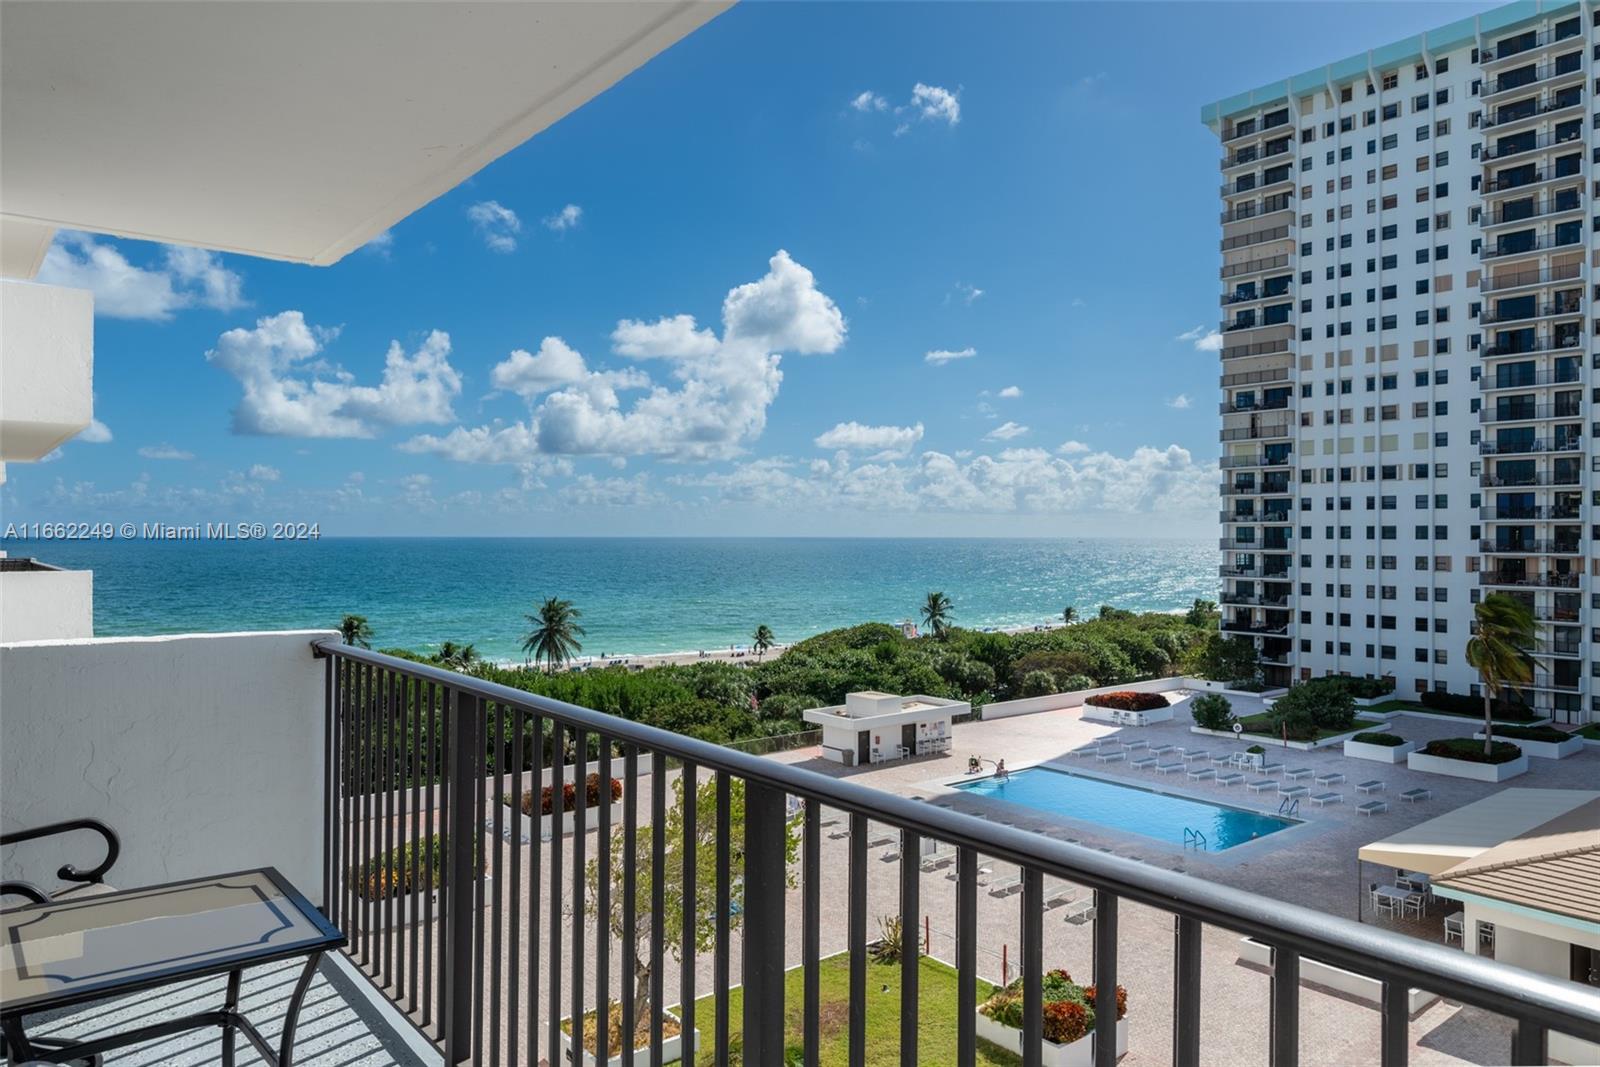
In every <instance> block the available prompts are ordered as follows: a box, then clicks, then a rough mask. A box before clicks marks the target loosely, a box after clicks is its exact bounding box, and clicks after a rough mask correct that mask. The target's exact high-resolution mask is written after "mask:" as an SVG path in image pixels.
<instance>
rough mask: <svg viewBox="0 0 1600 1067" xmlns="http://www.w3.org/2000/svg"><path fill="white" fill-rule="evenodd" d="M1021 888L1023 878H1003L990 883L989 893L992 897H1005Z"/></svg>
mask: <svg viewBox="0 0 1600 1067" xmlns="http://www.w3.org/2000/svg"><path fill="white" fill-rule="evenodd" d="M1021 888H1022V879H1021V878H1002V879H1001V880H1000V881H998V882H990V883H989V895H990V896H991V897H1003V896H1007V895H1009V894H1011V893H1015V892H1017V891H1018V890H1020V889H1021Z"/></svg>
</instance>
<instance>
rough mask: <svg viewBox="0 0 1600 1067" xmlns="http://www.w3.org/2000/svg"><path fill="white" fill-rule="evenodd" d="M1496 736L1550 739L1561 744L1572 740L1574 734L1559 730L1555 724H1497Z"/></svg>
mask: <svg viewBox="0 0 1600 1067" xmlns="http://www.w3.org/2000/svg"><path fill="white" fill-rule="evenodd" d="M1494 736H1496V737H1511V738H1515V739H1516V740H1518V741H1548V742H1550V743H1551V744H1554V745H1559V744H1560V743H1561V742H1563V741H1567V740H1570V739H1571V737H1572V735H1571V734H1569V733H1563V732H1562V731H1560V730H1557V729H1556V728H1555V727H1554V726H1496V727H1495V728H1494Z"/></svg>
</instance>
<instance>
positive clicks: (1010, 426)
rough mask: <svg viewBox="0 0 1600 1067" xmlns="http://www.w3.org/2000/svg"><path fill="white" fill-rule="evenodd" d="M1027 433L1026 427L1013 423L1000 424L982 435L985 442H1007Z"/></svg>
mask: <svg viewBox="0 0 1600 1067" xmlns="http://www.w3.org/2000/svg"><path fill="white" fill-rule="evenodd" d="M1027 432H1028V428H1027V427H1026V426H1023V425H1021V424H1020V423H1015V422H1010V421H1007V422H1002V423H1001V424H1000V425H999V426H996V427H995V428H994V429H992V430H990V431H989V432H988V433H986V434H984V435H983V439H984V440H985V441H1009V440H1011V439H1012V438H1014V437H1021V436H1022V435H1023V434H1025V433H1027Z"/></svg>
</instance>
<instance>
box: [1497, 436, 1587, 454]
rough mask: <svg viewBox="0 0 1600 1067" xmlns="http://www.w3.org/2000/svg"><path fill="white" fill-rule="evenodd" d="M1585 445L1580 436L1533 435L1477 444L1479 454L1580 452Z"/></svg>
mask: <svg viewBox="0 0 1600 1067" xmlns="http://www.w3.org/2000/svg"><path fill="white" fill-rule="evenodd" d="M1586 447H1587V445H1586V444H1585V443H1584V440H1583V438H1582V437H1580V436H1578V435H1577V434H1573V435H1571V436H1567V437H1534V438H1530V439H1528V440H1526V441H1482V442H1480V443H1479V444H1478V455H1480V456H1528V455H1535V454H1538V453H1554V452H1582V451H1583V450H1584V449H1585V448H1586Z"/></svg>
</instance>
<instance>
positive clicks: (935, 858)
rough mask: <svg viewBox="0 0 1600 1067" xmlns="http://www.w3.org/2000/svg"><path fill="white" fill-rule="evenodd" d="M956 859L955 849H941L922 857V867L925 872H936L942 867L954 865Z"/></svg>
mask: <svg viewBox="0 0 1600 1067" xmlns="http://www.w3.org/2000/svg"><path fill="white" fill-rule="evenodd" d="M955 859H956V850H955V849H953V848H950V849H944V848H941V849H939V850H938V851H936V852H930V853H928V854H927V855H926V856H924V857H922V865H921V866H922V869H923V870H924V871H936V870H938V869H939V868H940V867H943V866H945V865H946V864H949V863H954V862H955Z"/></svg>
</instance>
